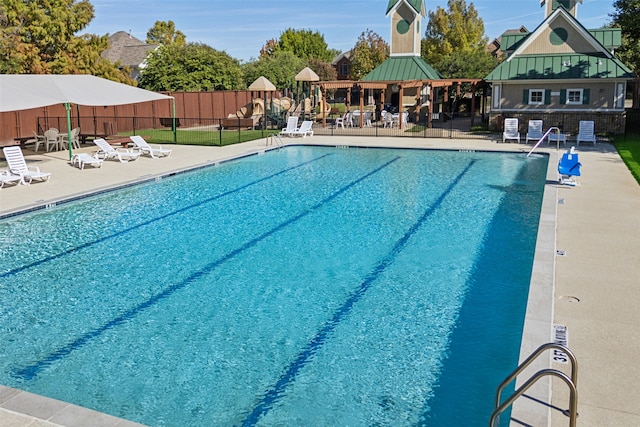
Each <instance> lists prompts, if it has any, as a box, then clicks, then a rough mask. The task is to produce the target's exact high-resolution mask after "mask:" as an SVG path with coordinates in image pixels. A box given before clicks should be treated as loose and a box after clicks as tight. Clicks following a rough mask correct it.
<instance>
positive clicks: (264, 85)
mask: <svg viewBox="0 0 640 427" xmlns="http://www.w3.org/2000/svg"><path fill="white" fill-rule="evenodd" d="M249 90H251V91H258V92H260V91H262V92H264V123H263V129H264V128H265V126H266V124H267V92H273V91H275V90H276V87H275V86H274V84H273V83H271V82H270V81H269V79H267V78H266V77H265V76H260V77H258V78H257V79H256V80H255V81H254V82H253V83H251V84H250V85H249Z"/></svg>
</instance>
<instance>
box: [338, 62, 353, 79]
mask: <svg viewBox="0 0 640 427" xmlns="http://www.w3.org/2000/svg"><path fill="white" fill-rule="evenodd" d="M349 68H350V67H349V63H348V62H347V61H343V62H342V63H340V72H339V74H340V75H341V76H348V75H349V71H350V70H349Z"/></svg>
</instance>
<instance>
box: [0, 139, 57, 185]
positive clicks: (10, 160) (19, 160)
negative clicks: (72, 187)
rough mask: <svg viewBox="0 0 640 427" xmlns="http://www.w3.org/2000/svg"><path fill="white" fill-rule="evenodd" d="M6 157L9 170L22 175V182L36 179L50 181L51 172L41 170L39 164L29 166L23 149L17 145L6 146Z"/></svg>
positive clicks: (4, 150) (29, 182)
mask: <svg viewBox="0 0 640 427" xmlns="http://www.w3.org/2000/svg"><path fill="white" fill-rule="evenodd" d="M2 151H3V152H4V158H5V159H6V160H7V165H8V166H9V172H11V173H12V174H14V175H18V176H19V177H20V182H21V183H22V184H31V181H33V180H34V179H35V180H37V181H48V180H49V178H50V177H51V173H49V172H40V168H39V167H37V166H34V167H31V168H30V167H29V166H27V162H26V161H25V159H24V155H23V154H22V149H21V148H20V147H17V146H12V147H4V148H3V149H2Z"/></svg>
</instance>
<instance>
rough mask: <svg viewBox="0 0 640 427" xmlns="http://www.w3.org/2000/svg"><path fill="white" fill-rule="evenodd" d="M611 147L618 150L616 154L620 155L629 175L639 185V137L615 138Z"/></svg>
mask: <svg viewBox="0 0 640 427" xmlns="http://www.w3.org/2000/svg"><path fill="white" fill-rule="evenodd" d="M613 145H614V146H615V147H616V150H618V154H620V157H621V158H622V160H623V161H624V163H625V164H626V165H627V167H628V168H629V170H630V171H631V174H632V175H633V176H634V178H635V179H636V181H638V184H640V136H636V137H627V138H625V137H616V138H614V139H613Z"/></svg>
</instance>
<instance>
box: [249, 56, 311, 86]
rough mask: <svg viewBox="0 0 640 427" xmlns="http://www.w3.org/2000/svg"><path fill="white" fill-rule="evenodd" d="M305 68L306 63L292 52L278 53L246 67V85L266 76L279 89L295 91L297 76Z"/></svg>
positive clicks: (250, 63)
mask: <svg viewBox="0 0 640 427" xmlns="http://www.w3.org/2000/svg"><path fill="white" fill-rule="evenodd" d="M305 66H306V62H305V61H304V60H302V59H300V58H298V57H297V56H296V55H294V54H293V53H292V52H289V51H276V52H274V53H272V54H271V55H268V56H265V57H262V58H260V59H258V60H255V61H252V62H248V63H247V64H245V65H244V80H245V85H246V86H249V85H250V84H251V83H253V82H254V81H255V80H256V79H257V78H258V77H260V76H264V77H266V78H267V79H269V81H270V82H271V83H273V84H274V85H275V86H276V87H277V88H278V89H284V88H290V89H293V88H294V87H295V85H296V81H295V77H296V74H298V73H299V72H300V70H302V69H303V68H304V67H305Z"/></svg>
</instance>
